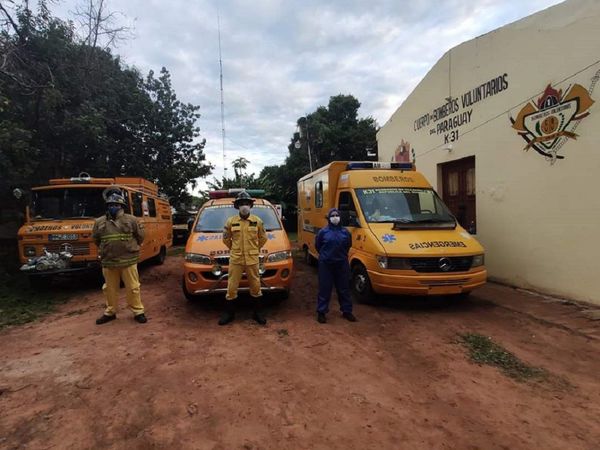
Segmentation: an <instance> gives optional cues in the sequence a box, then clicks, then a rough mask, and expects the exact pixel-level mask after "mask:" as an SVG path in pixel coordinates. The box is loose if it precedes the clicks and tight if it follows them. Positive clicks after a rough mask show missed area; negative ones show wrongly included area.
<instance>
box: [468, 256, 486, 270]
mask: <svg viewBox="0 0 600 450" xmlns="http://www.w3.org/2000/svg"><path fill="white" fill-rule="evenodd" d="M483 260H484V258H483V255H475V256H473V262H472V263H471V267H479V266H483Z"/></svg>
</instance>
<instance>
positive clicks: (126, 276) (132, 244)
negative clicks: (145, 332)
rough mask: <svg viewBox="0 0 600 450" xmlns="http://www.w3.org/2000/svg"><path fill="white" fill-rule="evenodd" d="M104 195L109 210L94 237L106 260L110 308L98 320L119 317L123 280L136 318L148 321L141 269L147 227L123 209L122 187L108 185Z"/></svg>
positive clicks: (95, 230) (100, 253)
mask: <svg viewBox="0 0 600 450" xmlns="http://www.w3.org/2000/svg"><path fill="white" fill-rule="evenodd" d="M102 195H103V197H104V201H105V202H106V207H107V212H106V215H104V216H102V217H100V218H98V219H96V223H94V229H93V231H92V237H93V239H94V242H95V243H96V245H97V246H98V254H99V255H100V261H101V263H102V275H104V285H103V286H102V290H103V291H104V295H105V297H106V309H105V310H104V314H103V315H102V316H101V317H100V318H99V319H97V320H96V324H97V325H102V324H103V323H107V322H110V321H111V320H114V319H116V318H117V306H118V302H119V288H120V285H121V280H123V284H124V285H125V290H126V293H127V294H126V295H127V304H128V306H129V309H130V310H131V311H132V312H133V318H134V319H135V321H136V322H138V323H146V321H147V320H146V316H145V315H144V306H143V305H142V300H141V298H140V279H139V275H138V270H137V262H138V259H139V255H140V245H141V243H142V241H143V240H144V227H143V225H142V224H141V223H139V222H138V220H137V219H136V218H135V217H134V216H132V215H130V214H125V211H123V207H124V206H125V205H126V203H125V198H124V197H123V194H122V193H121V191H120V190H119V189H117V188H107V189H106V190H105V191H104V192H103V193H102Z"/></svg>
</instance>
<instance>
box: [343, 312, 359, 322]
mask: <svg viewBox="0 0 600 450" xmlns="http://www.w3.org/2000/svg"><path fill="white" fill-rule="evenodd" d="M342 317H343V318H344V319H346V320H347V321H348V322H356V317H354V314H352V313H351V312H345V313H342Z"/></svg>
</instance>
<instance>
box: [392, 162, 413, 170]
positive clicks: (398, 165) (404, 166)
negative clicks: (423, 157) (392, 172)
mask: <svg viewBox="0 0 600 450" xmlns="http://www.w3.org/2000/svg"><path fill="white" fill-rule="evenodd" d="M391 168H392V169H400V170H412V169H413V168H414V165H413V163H411V162H393V163H392V167H391Z"/></svg>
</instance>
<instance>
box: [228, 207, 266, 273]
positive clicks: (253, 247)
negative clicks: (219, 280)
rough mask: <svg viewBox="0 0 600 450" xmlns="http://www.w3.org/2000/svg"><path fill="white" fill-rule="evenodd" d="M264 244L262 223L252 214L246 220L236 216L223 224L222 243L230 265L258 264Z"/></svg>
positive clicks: (264, 237)
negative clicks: (226, 251)
mask: <svg viewBox="0 0 600 450" xmlns="http://www.w3.org/2000/svg"><path fill="white" fill-rule="evenodd" d="M266 242H267V233H265V227H264V225H263V222H262V220H261V219H260V218H259V217H257V216H255V215H253V214H250V215H249V216H248V217H246V218H242V217H241V216H240V215H239V214H238V215H237V216H231V217H230V218H229V219H227V222H225V227H224V229H223V243H224V244H225V245H226V246H227V248H228V249H229V262H230V264H245V265H252V264H258V255H259V253H260V249H261V248H262V246H263V245H265V243H266Z"/></svg>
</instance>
